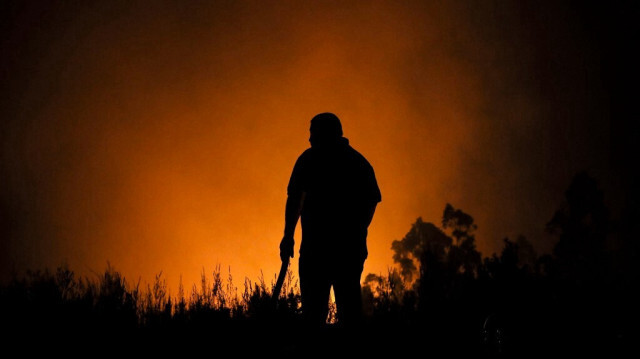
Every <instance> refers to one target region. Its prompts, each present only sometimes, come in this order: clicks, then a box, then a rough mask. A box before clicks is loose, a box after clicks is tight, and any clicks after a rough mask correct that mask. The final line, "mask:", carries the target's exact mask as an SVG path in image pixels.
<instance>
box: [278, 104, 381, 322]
mask: <svg viewBox="0 0 640 359" xmlns="http://www.w3.org/2000/svg"><path fill="white" fill-rule="evenodd" d="M310 132H311V137H310V138H309V142H311V148H309V149H307V150H306V151H304V152H303V153H302V155H300V157H299V158H298V160H297V161H296V164H295V166H294V168H293V172H292V174H291V179H290V180H289V186H288V187H287V194H288V198H287V204H286V212H285V229H284V238H283V239H282V242H281V243H280V257H281V258H282V259H283V260H285V259H287V258H288V257H293V246H294V241H293V234H294V231H295V228H296V225H297V223H298V217H301V221H302V243H301V244H300V260H299V264H300V289H301V294H302V312H303V314H304V316H305V318H306V320H307V321H308V322H309V323H311V324H317V325H320V324H322V323H324V322H325V321H326V319H327V315H328V310H329V308H328V302H329V294H330V290H331V286H333V291H334V294H335V299H336V306H337V312H338V313H337V315H338V322H339V323H342V324H351V323H354V322H357V321H358V320H359V319H360V316H361V313H362V299H361V288H360V276H361V275H362V268H363V265H364V261H365V259H366V258H367V243H366V240H367V228H368V227H369V224H370V223H371V219H372V218H373V214H374V212H375V209H376V205H377V203H378V202H380V200H381V196H380V190H379V188H378V184H377V182H376V178H375V174H374V171H373V168H372V167H371V165H370V164H369V162H368V161H367V160H366V159H365V158H364V157H363V156H362V155H361V154H360V153H358V151H356V150H354V149H353V148H352V147H351V146H350V145H349V141H348V140H347V139H346V138H344V137H342V125H341V124H340V120H339V119H338V117H337V116H336V115H334V114H332V113H321V114H319V115H317V116H315V117H314V118H313V119H312V120H311V128H310Z"/></svg>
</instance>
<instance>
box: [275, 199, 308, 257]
mask: <svg viewBox="0 0 640 359" xmlns="http://www.w3.org/2000/svg"><path fill="white" fill-rule="evenodd" d="M303 202H304V192H301V193H299V194H297V193H295V194H290V195H289V196H288V197H287V204H286V207H285V213H284V237H283V238H282V241H281V242H280V258H281V259H282V260H283V261H284V260H285V259H287V258H289V257H291V258H293V245H294V240H293V235H294V233H295V231H296V226H297V224H298V218H300V212H301V211H302V204H303Z"/></svg>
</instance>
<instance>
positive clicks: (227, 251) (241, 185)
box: [1, 1, 617, 288]
mask: <svg viewBox="0 0 640 359" xmlns="http://www.w3.org/2000/svg"><path fill="white" fill-rule="evenodd" d="M187 3H188V4H187ZM3 6H4V7H5V10H4V11H3V20H4V21H3V23H4V24H5V25H3V29H4V30H3V32H2V33H3V35H2V36H3V38H2V50H3V55H2V56H3V57H4V59H3V67H2V75H3V79H4V80H3V82H4V85H2V86H3V87H2V95H3V99H2V102H1V105H2V115H3V118H2V121H3V123H2V127H1V130H2V137H1V139H2V146H3V147H2V157H1V159H2V165H1V166H2V167H1V170H2V176H1V177H2V179H1V181H2V182H1V184H2V210H3V223H2V236H3V238H2V266H1V270H2V272H3V277H6V276H7V275H8V273H9V272H10V271H11V270H12V269H17V270H22V269H25V268H38V267H43V266H49V267H54V266H57V265H59V264H60V263H62V262H67V263H68V264H69V266H70V267H71V268H72V269H75V270H77V271H80V272H83V273H91V271H95V272H100V271H102V270H103V269H104V268H105V266H106V263H107V261H110V262H111V264H112V265H113V266H114V267H115V268H116V269H118V270H120V271H122V272H123V273H124V274H125V275H126V276H127V278H129V279H132V280H133V281H134V282H135V281H137V278H139V277H140V278H143V279H152V278H153V277H154V275H155V274H157V273H158V272H160V271H161V270H162V271H163V275H164V276H166V278H167V280H168V282H169V284H170V285H171V286H175V285H176V284H177V281H178V278H179V276H180V275H182V276H183V280H184V283H185V286H186V287H187V288H190V286H191V283H195V282H197V279H198V277H199V273H200V272H201V270H202V268H205V270H206V272H207V273H209V272H210V271H211V270H212V269H213V267H214V266H215V265H216V264H220V265H221V266H222V268H224V269H225V270H226V268H227V267H228V266H230V267H231V272H232V274H233V275H234V277H235V279H236V280H237V281H238V282H239V281H241V280H242V279H243V278H244V277H245V276H247V277H249V278H251V279H255V278H257V277H258V276H259V275H260V271H261V270H263V272H264V274H265V277H266V278H267V279H268V280H269V279H270V278H272V276H273V275H274V274H275V273H276V271H277V269H278V267H279V257H278V243H279V241H280V239H281V236H282V231H283V225H284V223H283V215H284V203H285V199H286V185H287V182H288V179H289V176H290V173H291V169H292V166H293V164H294V162H295V160H296V158H297V156H298V155H299V154H300V153H301V152H302V151H304V149H306V148H307V147H308V145H309V144H308V141H307V139H308V128H309V121H310V119H311V118H312V117H313V116H314V115H315V114H317V113H319V112H325V111H330V112H334V113H336V114H337V115H338V116H339V117H340V118H341V119H342V122H343V128H344V132H345V137H347V138H349V140H350V142H351V144H352V145H353V146H354V148H356V149H357V150H358V151H360V152H361V153H362V154H364V155H365V156H366V157H367V159H368V160H369V161H370V162H371V164H372V165H373V167H374V169H375V171H376V175H377V177H378V182H379V185H380V188H381V191H382V197H383V201H382V202H381V203H380V205H379V206H378V211H377V213H376V216H375V218H374V221H373V223H372V227H371V228H370V231H369V232H370V236H369V240H368V243H369V253H370V256H369V260H368V261H367V263H366V266H365V273H368V272H385V271H386V268H387V267H388V266H390V265H392V260H391V255H392V253H391V250H390V246H391V242H392V241H393V240H395V239H401V238H402V237H403V236H404V234H405V233H406V232H407V231H408V230H409V228H410V225H411V224H412V223H413V222H414V221H415V219H416V218H417V217H419V216H422V217H423V219H424V220H426V221H431V222H434V223H439V220H440V218H441V214H442V210H443V208H444V206H445V204H446V203H447V202H450V203H452V204H453V205H454V206H455V207H457V208H462V209H463V210H465V211H466V212H468V213H470V214H472V215H473V216H474V218H475V219H476V222H477V224H478V226H479V230H478V233H477V241H478V243H477V244H478V247H479V249H480V250H481V251H482V252H483V253H484V254H485V255H490V254H491V253H493V252H494V251H496V250H500V248H501V245H502V239H503V238H504V237H505V236H510V237H512V238H513V237H515V236H516V235H518V234H524V235H526V236H527V237H528V238H529V239H531V240H532V241H533V242H534V244H535V246H536V248H537V249H538V250H540V251H548V250H549V248H550V246H551V245H552V243H551V242H550V240H549V239H548V238H546V237H545V235H544V224H545V223H546V221H548V220H549V219H550V218H551V216H552V214H553V211H554V210H555V209H556V208H557V207H558V206H559V204H560V203H561V200H562V193H563V190H564V188H565V187H566V186H567V185H568V183H569V181H570V178H571V176H572V175H573V174H574V173H575V172H576V171H578V170H581V169H585V168H587V169H589V170H590V171H592V172H593V173H594V174H595V175H596V177H598V176H599V175H600V177H601V178H602V177H606V176H604V175H603V174H608V173H610V172H611V168H612V167H614V166H615V163H613V164H612V163H611V161H610V159H611V157H612V154H611V153H610V142H611V141H612V136H613V135H614V134H615V133H614V132H615V129H614V130H612V129H611V123H610V121H609V117H610V116H611V114H610V112H608V107H607V105H606V104H605V102H604V101H603V100H602V98H604V96H603V91H604V88H605V86H604V85H603V80H602V78H601V77H600V76H601V75H600V74H601V68H600V67H598V66H599V65H598V64H599V62H598V61H599V59H600V58H599V57H598V56H599V53H598V52H597V51H599V50H598V49H596V48H595V47H594V46H592V44H591V42H590V41H591V38H590V32H589V31H590V30H589V28H588V27H587V26H586V25H584V23H583V22H582V21H578V20H575V19H576V18H577V17H576V15H575V11H574V10H575V9H573V8H571V7H568V6H565V5H562V4H560V5H550V4H545V6H544V7H543V9H542V10H540V9H538V7H537V6H533V5H516V4H506V3H502V2H478V3H474V4H471V5H470V4H467V3H465V2H455V3H451V4H449V5H442V4H440V5H429V4H424V2H422V1H415V2H411V1H407V2H399V3H397V2H378V1H365V2H350V1H348V2H318V3H315V2H314V3H310V2H290V3H288V2H285V3H279V2H278V3H275V2H262V1H256V2H234V1H231V2H226V1H224V2H182V1H152V2H151V1H150V2H144V1H143V2H138V1H133V2H130V1H107V2H96V3H95V4H84V5H82V4H81V5H78V4H65V2H55V1H54V2H51V3H50V4H48V5H46V6H45V7H38V5H29V4H11V5H3ZM594 144H597V146H594ZM607 178H608V177H607ZM604 182H605V183H604V186H609V187H611V188H614V187H616V185H617V182H616V179H615V178H614V179H611V180H609V179H605V180H604ZM296 238H297V245H299V238H300V230H299V228H298V230H297V232H296ZM296 257H297V255H296Z"/></svg>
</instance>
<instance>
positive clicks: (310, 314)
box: [299, 255, 331, 327]
mask: <svg viewBox="0 0 640 359" xmlns="http://www.w3.org/2000/svg"><path fill="white" fill-rule="evenodd" d="M299 265H300V292H301V293H300V294H301V296H302V314H303V316H304V318H305V321H306V322H307V324H309V325H311V326H318V327H320V326H322V325H323V324H325V323H326V321H327V315H328V314H329V294H330V292H331V283H330V281H329V278H328V273H327V271H326V270H325V267H326V263H323V262H322V261H320V260H318V259H316V258H312V257H308V256H304V257H303V256H302V255H301V256H300V261H299Z"/></svg>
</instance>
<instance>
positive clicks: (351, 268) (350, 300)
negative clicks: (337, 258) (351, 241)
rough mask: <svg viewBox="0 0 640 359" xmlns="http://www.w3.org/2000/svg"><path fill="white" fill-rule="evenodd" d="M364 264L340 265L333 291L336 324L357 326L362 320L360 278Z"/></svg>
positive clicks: (357, 262)
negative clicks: (336, 316) (336, 313)
mask: <svg viewBox="0 0 640 359" xmlns="http://www.w3.org/2000/svg"><path fill="white" fill-rule="evenodd" d="M363 265H364V263H363V262H359V261H356V262H355V263H354V262H351V263H349V262H347V263H344V264H342V265H340V267H339V270H338V273H337V274H336V279H335V282H334V283H333V284H334V285H333V290H334V293H335V296H336V306H337V310H338V323H342V325H344V326H355V325H358V324H359V323H360V321H361V319H362V288H361V287H360V277H361V276H362V268H363Z"/></svg>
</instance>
